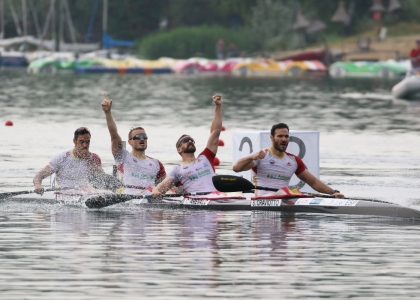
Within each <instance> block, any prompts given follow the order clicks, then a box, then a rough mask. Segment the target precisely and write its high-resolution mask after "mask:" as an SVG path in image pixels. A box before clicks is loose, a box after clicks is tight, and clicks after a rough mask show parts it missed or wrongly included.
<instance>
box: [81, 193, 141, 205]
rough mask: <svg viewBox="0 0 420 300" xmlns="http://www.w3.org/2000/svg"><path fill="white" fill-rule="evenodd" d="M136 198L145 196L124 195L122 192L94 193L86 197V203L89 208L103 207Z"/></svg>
mask: <svg viewBox="0 0 420 300" xmlns="http://www.w3.org/2000/svg"><path fill="white" fill-rule="evenodd" d="M135 198H144V197H143V196H138V195H137V196H135V195H122V194H103V195H94V196H90V197H89V198H87V199H86V201H85V205H86V206H87V207H89V208H103V207H107V206H110V205H114V204H118V203H122V202H126V201H129V200H132V199H135Z"/></svg>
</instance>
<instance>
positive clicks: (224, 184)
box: [212, 175, 388, 203]
mask: <svg viewBox="0 0 420 300" xmlns="http://www.w3.org/2000/svg"><path fill="white" fill-rule="evenodd" d="M212 180H213V184H214V187H215V188H216V189H217V190H218V191H220V192H239V191H242V192H245V191H247V190H250V189H256V190H265V191H273V192H277V191H278V189H276V188H269V187H263V186H254V185H253V184H252V182H250V181H249V180H247V179H245V178H243V177H239V176H234V175H216V176H213V178H212ZM304 194H305V195H310V196H313V197H321V198H335V197H334V196H333V195H328V194H314V193H304ZM343 199H352V200H365V201H373V202H382V203H388V202H387V201H384V200H379V199H366V198H354V197H352V198H346V197H344V198H343Z"/></svg>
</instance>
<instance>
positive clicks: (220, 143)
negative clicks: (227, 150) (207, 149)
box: [217, 140, 225, 146]
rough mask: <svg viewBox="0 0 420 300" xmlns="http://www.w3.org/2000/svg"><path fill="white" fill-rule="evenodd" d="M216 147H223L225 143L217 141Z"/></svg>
mask: <svg viewBox="0 0 420 300" xmlns="http://www.w3.org/2000/svg"><path fill="white" fill-rule="evenodd" d="M217 145H218V146H224V145H225V142H224V141H223V140H219V141H218V142H217Z"/></svg>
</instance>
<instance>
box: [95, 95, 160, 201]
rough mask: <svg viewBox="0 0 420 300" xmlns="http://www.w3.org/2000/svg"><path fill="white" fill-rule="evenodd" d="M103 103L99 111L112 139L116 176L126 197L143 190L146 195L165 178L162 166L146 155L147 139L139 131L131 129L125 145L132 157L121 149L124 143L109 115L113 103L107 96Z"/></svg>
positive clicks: (143, 131) (142, 131) (144, 134)
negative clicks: (146, 192) (145, 190)
mask: <svg viewBox="0 0 420 300" xmlns="http://www.w3.org/2000/svg"><path fill="white" fill-rule="evenodd" d="M104 96H105V98H104V100H103V101H102V109H103V111H104V113H105V118H106V123H107V126H108V130H109V133H110V135H111V150H112V155H113V156H114V159H115V163H116V165H117V172H118V176H119V178H120V180H121V181H122V183H123V184H124V185H125V186H126V187H136V188H137V189H135V188H131V189H126V191H125V192H126V193H136V192H139V191H141V190H142V189H147V190H148V191H149V192H151V191H152V188H153V187H154V186H156V185H157V184H158V183H160V182H161V181H162V180H163V179H165V177H166V171H165V168H164V166H163V164H162V163H161V162H160V161H159V160H157V159H155V158H152V157H150V156H147V155H146V149H147V139H148V137H147V135H146V131H145V130H144V128H142V127H136V128H132V129H131V130H130V132H129V133H128V143H129V144H130V146H131V148H132V151H131V153H130V152H128V151H127V150H126V149H124V146H123V141H122V139H121V137H120V135H119V134H118V130H117V125H116V123H115V121H114V119H113V117H112V114H111V107H112V100H109V99H108V97H107V96H106V94H104Z"/></svg>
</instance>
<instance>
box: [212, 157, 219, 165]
mask: <svg viewBox="0 0 420 300" xmlns="http://www.w3.org/2000/svg"><path fill="white" fill-rule="evenodd" d="M219 165H220V159H218V158H217V157H216V156H215V157H214V159H213V166H215V167H217V166H219Z"/></svg>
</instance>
